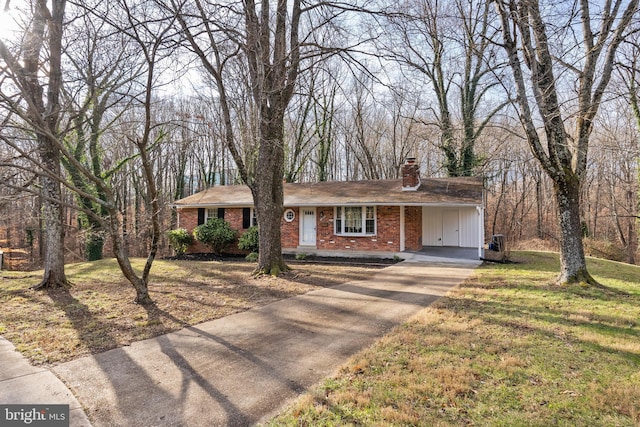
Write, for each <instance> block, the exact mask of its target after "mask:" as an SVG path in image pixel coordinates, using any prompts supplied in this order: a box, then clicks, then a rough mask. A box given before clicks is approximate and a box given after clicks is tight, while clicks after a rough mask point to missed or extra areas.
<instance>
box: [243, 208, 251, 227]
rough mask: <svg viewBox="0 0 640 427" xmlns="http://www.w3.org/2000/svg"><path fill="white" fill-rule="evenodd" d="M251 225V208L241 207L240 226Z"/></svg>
mask: <svg viewBox="0 0 640 427" xmlns="http://www.w3.org/2000/svg"><path fill="white" fill-rule="evenodd" d="M249 227H251V208H242V228H249Z"/></svg>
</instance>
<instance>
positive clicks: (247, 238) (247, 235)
mask: <svg viewBox="0 0 640 427" xmlns="http://www.w3.org/2000/svg"><path fill="white" fill-rule="evenodd" d="M259 240H260V237H259V233H258V226H257V225H254V226H252V227H249V229H248V230H247V231H245V232H244V234H243V235H242V236H240V239H238V247H239V248H240V249H242V250H243V251H249V252H255V253H258V252H259V251H260V247H259V244H258V243H259Z"/></svg>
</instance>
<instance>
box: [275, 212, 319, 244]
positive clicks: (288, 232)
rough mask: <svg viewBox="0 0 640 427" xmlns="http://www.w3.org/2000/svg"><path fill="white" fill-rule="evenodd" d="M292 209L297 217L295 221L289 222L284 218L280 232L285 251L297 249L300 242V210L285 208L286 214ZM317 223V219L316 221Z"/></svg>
mask: <svg viewBox="0 0 640 427" xmlns="http://www.w3.org/2000/svg"><path fill="white" fill-rule="evenodd" d="M288 209H291V210H293V212H294V214H295V217H294V218H293V221H291V222H287V221H286V220H285V219H284V215H283V216H282V221H281V224H282V225H281V227H280V232H281V233H282V236H281V239H280V240H281V241H282V247H283V248H285V249H295V248H297V247H298V244H299V242H300V208H285V209H284V210H285V212H286V211H287V210H288ZM316 221H317V219H316Z"/></svg>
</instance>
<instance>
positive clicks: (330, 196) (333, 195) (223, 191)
mask: <svg viewBox="0 0 640 427" xmlns="http://www.w3.org/2000/svg"><path fill="white" fill-rule="evenodd" d="M483 188H484V186H483V179H482V178H481V177H458V178H423V179H421V185H420V187H419V188H418V189H417V190H415V191H411V190H409V191H406V190H405V191H403V190H402V180H401V179H390V180H368V181H328V182H316V183H285V184H284V206H287V207H294V206H336V205H378V206H383V205H389V206H391V205H442V206H444V205H449V206H450V205H472V206H479V205H482V199H483ZM174 205H175V206H176V207H178V208H188V207H243V206H253V197H252V195H251V190H250V189H249V187H247V186H246V185H227V186H222V185H221V186H215V187H211V188H209V189H207V190H204V191H201V192H199V193H196V194H194V195H192V196H189V197H185V198H184V199H180V200H178V201H176V202H175V203H174Z"/></svg>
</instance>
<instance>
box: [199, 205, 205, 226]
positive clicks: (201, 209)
mask: <svg viewBox="0 0 640 427" xmlns="http://www.w3.org/2000/svg"><path fill="white" fill-rule="evenodd" d="M202 224H204V208H198V225H202Z"/></svg>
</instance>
